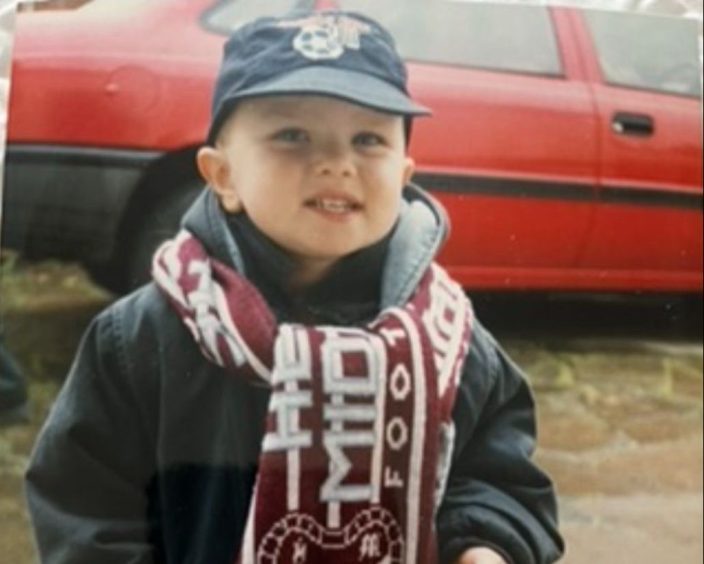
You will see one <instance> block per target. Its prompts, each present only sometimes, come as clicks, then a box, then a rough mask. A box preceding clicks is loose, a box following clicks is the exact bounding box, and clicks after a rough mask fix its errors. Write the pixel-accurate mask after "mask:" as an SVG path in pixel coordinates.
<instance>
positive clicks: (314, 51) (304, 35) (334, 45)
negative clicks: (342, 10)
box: [278, 14, 371, 61]
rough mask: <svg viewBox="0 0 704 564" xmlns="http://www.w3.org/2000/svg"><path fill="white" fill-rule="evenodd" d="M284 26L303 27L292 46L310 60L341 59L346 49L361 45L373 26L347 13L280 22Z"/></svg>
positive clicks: (357, 47) (357, 48)
mask: <svg viewBox="0 0 704 564" xmlns="http://www.w3.org/2000/svg"><path fill="white" fill-rule="evenodd" d="M278 25H279V27H283V28H292V27H297V28H300V32H299V33H298V35H296V37H295V38H294V39H293V48H294V49H295V50H296V51H298V52H299V53H300V54H301V55H303V56H304V57H306V58H307V59H311V60H314V61H316V60H321V59H339V58H340V57H341V56H342V54H343V53H344V52H345V49H355V50H359V48H360V38H361V36H362V34H365V33H371V27H370V26H369V25H367V24H365V23H363V22H360V21H359V20H355V19H353V18H350V17H348V16H331V15H325V14H318V15H315V16H311V17H309V18H303V19H300V20H295V21H291V22H281V23H279V24H278Z"/></svg>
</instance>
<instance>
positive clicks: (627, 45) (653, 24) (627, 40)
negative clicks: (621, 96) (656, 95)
mask: <svg viewBox="0 0 704 564" xmlns="http://www.w3.org/2000/svg"><path fill="white" fill-rule="evenodd" d="M585 16H586V20H587V24H588V26H589V29H590V31H591V34H592V37H593V40H594V44H595V46H596V50H597V52H598V56H599V62H600V64H601V71H602V74H603V76H604V80H605V81H606V82H607V83H609V84H614V85H618V86H626V87H631V88H640V89H646V90H656V91H660V92H667V93H672V94H682V95H687V96H700V95H701V78H700V72H701V67H700V62H699V60H698V57H697V54H698V48H697V45H698V41H699V39H698V37H699V29H698V24H697V22H696V21H693V20H689V19H685V18H676V17H661V16H652V15H644V14H625V13H619V12H609V11H597V10H587V11H585Z"/></svg>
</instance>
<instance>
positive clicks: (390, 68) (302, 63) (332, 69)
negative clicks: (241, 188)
mask: <svg viewBox="0 0 704 564" xmlns="http://www.w3.org/2000/svg"><path fill="white" fill-rule="evenodd" d="M406 83H407V73H406V67H405V65H404V63H403V60H402V59H401V57H400V56H399V54H398V53H397V52H396V47H395V43H394V40H393V38H392V37H391V35H390V34H389V32H388V31H386V30H385V29H384V28H383V27H382V26H380V25H379V24H378V23H377V22H375V21H374V20H372V19H370V18H368V17H366V16H364V15H362V14H358V13H354V12H345V11H321V12H308V13H304V14H301V13H298V14H295V15H289V16H284V17H265V18H260V19H257V20H254V21H252V22H250V23H247V24H245V25H243V26H241V27H240V28H238V29H237V30H236V31H235V32H234V33H233V35H232V36H231V37H230V38H229V39H228V40H227V42H226V43H225V47H224V53H223V60H222V65H221V67H220V72H219V74H218V77H217V81H216V83H215V91H214V94H213V107H212V121H211V124H210V129H209V131H208V138H207V142H208V144H210V145H213V144H214V143H215V140H216V138H217V135H218V132H219V131H220V128H221V127H222V125H223V123H224V121H225V120H226V119H227V117H228V116H229V114H230V113H231V112H232V110H233V109H234V107H235V105H236V103H237V102H238V101H240V100H243V99H245V98H252V97H258V96H274V95H283V94H318V95H323V96H332V97H335V98H340V99H342V100H346V101H349V102H352V103H355V104H359V105H362V106H366V107H369V108H371V109H374V110H378V111H381V112H388V113H392V114H397V115H402V116H405V117H413V116H420V115H429V114H430V110H428V109H427V108H425V107H423V106H421V105H419V104H417V103H415V102H414V101H413V100H412V99H411V97H410V96H409V94H408V90H407V86H406Z"/></svg>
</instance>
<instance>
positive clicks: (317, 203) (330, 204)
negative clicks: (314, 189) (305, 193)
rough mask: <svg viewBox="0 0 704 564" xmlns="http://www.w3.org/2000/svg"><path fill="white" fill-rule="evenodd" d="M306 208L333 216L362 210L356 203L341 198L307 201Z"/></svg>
mask: <svg viewBox="0 0 704 564" xmlns="http://www.w3.org/2000/svg"><path fill="white" fill-rule="evenodd" d="M306 206H307V207H311V208H315V209H317V210H321V211H324V212H327V213H335V214H344V213H349V212H353V211H357V210H359V209H361V208H362V206H361V205H359V204H358V203H356V202H353V201H351V200H347V199H341V198H315V199H313V200H309V201H307V202H306Z"/></svg>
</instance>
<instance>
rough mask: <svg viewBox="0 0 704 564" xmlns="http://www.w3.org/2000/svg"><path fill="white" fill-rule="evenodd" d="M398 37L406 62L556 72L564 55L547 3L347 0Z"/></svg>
mask: <svg viewBox="0 0 704 564" xmlns="http://www.w3.org/2000/svg"><path fill="white" fill-rule="evenodd" d="M339 4H340V6H341V7H342V8H345V9H348V10H355V11H359V12H362V13H366V14H369V15H370V16H371V17H373V18H374V19H377V20H379V21H380V22H381V23H383V24H384V25H385V27H387V28H388V29H389V31H390V32H391V35H393V36H394V37H395V38H396V42H397V44H398V49H399V51H400V52H401V54H402V55H403V56H404V58H406V59H407V60H413V61H418V62H432V63H438V64H446V65H459V66H466V67H477V68H485V69H491V70H500V71H514V72H524V73H534V74H548V75H555V74H560V73H561V64H560V57H559V54H558V47H557V41H556V38H555V33H554V30H553V25H552V20H551V18H550V12H549V10H548V8H546V7H545V6H527V5H519V4H484V3H470V2H462V1H456V0H449V1H447V0H445V1H433V2H429V1H427V0H410V1H409V0H405V1H404V2H399V1H394V0H343V1H341V2H339Z"/></svg>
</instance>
